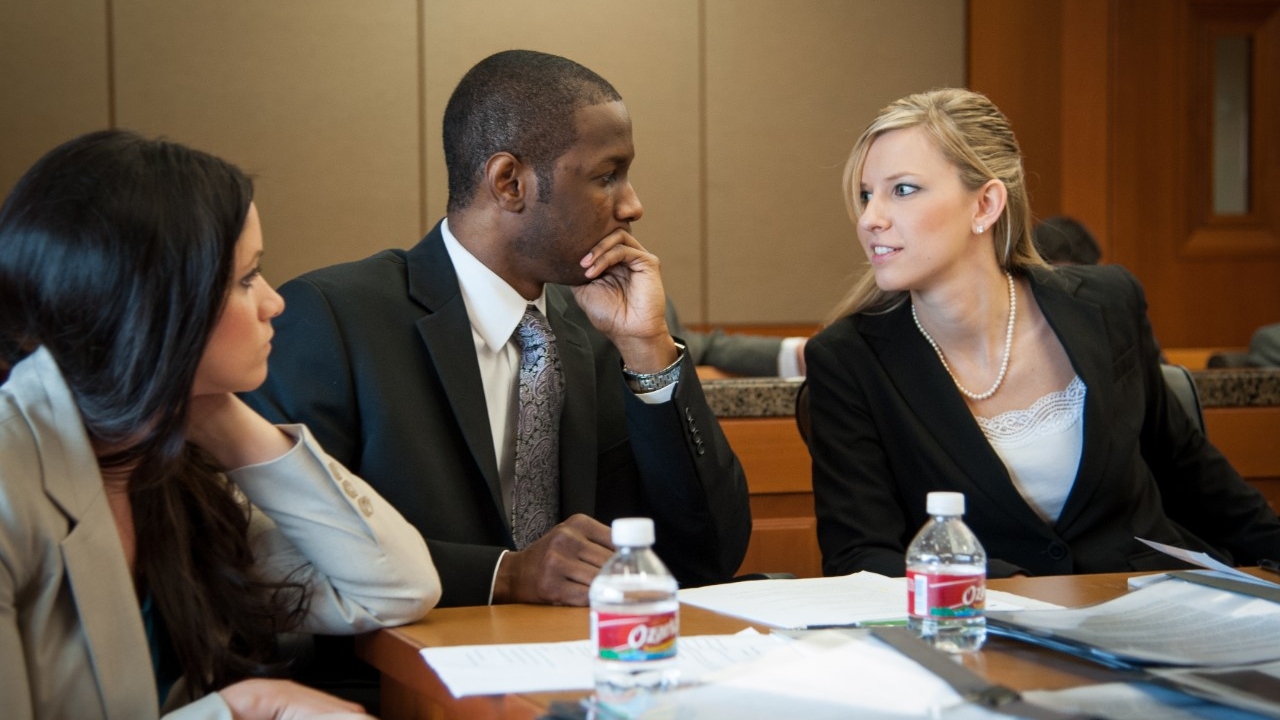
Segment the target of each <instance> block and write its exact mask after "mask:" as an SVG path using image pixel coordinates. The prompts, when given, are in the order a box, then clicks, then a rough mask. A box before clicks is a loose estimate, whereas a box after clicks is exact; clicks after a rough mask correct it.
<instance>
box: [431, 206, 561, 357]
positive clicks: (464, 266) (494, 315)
mask: <svg viewBox="0 0 1280 720" xmlns="http://www.w3.org/2000/svg"><path fill="white" fill-rule="evenodd" d="M440 234H441V236H443V238H444V247H445V250H447V251H448V252H449V259H450V260H451V261H453V269H454V272H455V273H456V274H457V276H458V287H459V288H460V289H461V290H462V302H463V303H464V304H465V305H466V308H467V317H468V318H470V320H471V327H472V328H474V329H475V331H476V332H477V333H479V335H480V337H481V338H482V339H483V340H484V342H485V344H486V345H488V346H489V349H490V350H491V351H493V352H498V351H499V350H501V349H502V346H504V345H506V344H507V341H509V340H510V339H511V334H512V333H514V332H515V330H516V326H517V325H519V324H520V319H521V318H523V317H524V309H525V308H526V307H527V306H529V305H531V304H532V305H534V306H536V307H537V308H538V311H539V312H541V313H542V314H543V315H546V314H547V289H546V286H543V288H542V294H541V295H539V296H538V297H537V299H535V300H525V299H524V297H523V296H521V295H520V293H518V292H516V289H515V288H513V287H511V286H510V285H508V284H507V281H506V280H503V279H502V278H500V277H498V275H497V274H496V273H495V272H493V271H492V270H490V269H489V268H488V267H486V266H485V264H484V263H482V262H480V261H479V260H478V259H476V256H475V255H472V254H471V252H470V251H468V250H467V249H466V248H465V247H463V246H462V243H460V242H458V238H456V237H455V236H454V234H453V232H452V231H451V230H450V229H449V219H448V218H445V220H444V222H442V223H441V224H440Z"/></svg>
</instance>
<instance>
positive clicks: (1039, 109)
mask: <svg viewBox="0 0 1280 720" xmlns="http://www.w3.org/2000/svg"><path fill="white" fill-rule="evenodd" d="M968 10H969V24H968V27H969V47H970V48H971V49H972V51H971V52H970V53H969V56H968V70H969V75H968V77H969V87H970V88H971V89H973V90H976V91H978V92H981V93H984V94H985V95H986V96H987V97H989V98H991V101H992V102H994V103H995V104H996V106H997V107H999V108H1000V110H1001V112H1003V113H1004V114H1005V117H1007V118H1009V122H1010V123H1012V124H1013V131H1014V134H1015V135H1017V137H1018V144H1019V145H1020V146H1021V148H1022V155H1023V158H1024V161H1025V168H1026V171H1027V191H1028V194H1029V195H1030V197H1031V207H1032V210H1033V212H1034V213H1035V214H1036V216H1037V217H1048V216H1050V215H1057V214H1059V213H1061V212H1062V177H1061V173H1059V172H1057V168H1058V167H1060V165H1061V158H1062V155H1061V153H1062V148H1061V145H1060V139H1061V135H1062V122H1063V115H1064V113H1063V107H1062V97H1061V96H1062V74H1061V72H1060V68H1061V60H1060V59H1059V58H1060V56H1061V53H1062V31H1061V26H1062V6H1061V4H1060V3H1058V2H1024V0H986V1H984V2H974V3H969V6H968ZM1010 38H1016V39H1017V41H1016V42H1010V41H1009V40H1010Z"/></svg>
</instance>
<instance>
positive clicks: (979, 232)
mask: <svg viewBox="0 0 1280 720" xmlns="http://www.w3.org/2000/svg"><path fill="white" fill-rule="evenodd" d="M986 229H987V226H986V225H982V224H979V225H978V234H979V235H981V234H982V231H983V230H986Z"/></svg>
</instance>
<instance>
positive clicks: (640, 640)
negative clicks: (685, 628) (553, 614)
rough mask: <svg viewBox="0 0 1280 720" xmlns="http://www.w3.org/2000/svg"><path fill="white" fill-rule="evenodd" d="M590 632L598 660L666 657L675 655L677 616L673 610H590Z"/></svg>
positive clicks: (678, 622) (634, 660) (642, 659)
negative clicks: (644, 612) (648, 612)
mask: <svg viewBox="0 0 1280 720" xmlns="http://www.w3.org/2000/svg"><path fill="white" fill-rule="evenodd" d="M591 634H592V635H593V636H595V639H596V648H597V652H598V653H599V656H600V659H601V660H622V661H625V662H639V661H644V660H665V659H666V658H672V657H675V655H676V636H678V635H679V634H680V617H679V615H678V611H675V610H672V611H670V612H665V613H656V614H653V615H628V614H620V613H609V612H593V613H591Z"/></svg>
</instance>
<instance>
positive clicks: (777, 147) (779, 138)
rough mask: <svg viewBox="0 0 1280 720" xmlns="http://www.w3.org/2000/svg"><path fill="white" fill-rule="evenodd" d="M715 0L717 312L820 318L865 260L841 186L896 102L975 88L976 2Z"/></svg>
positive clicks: (710, 106) (710, 105)
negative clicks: (852, 155) (949, 88)
mask: <svg viewBox="0 0 1280 720" xmlns="http://www.w3.org/2000/svg"><path fill="white" fill-rule="evenodd" d="M706 8H707V38H706V56H707V61H706V63H707V98H706V103H707V110H706V123H707V162H706V173H707V175H706V184H707V254H708V268H709V275H708V278H707V314H708V317H709V318H711V319H714V320H716V321H718V322H728V323H768V322H796V321H808V322H814V321H818V320H820V319H822V318H823V317H824V316H825V315H826V313H827V311H828V310H830V309H831V307H832V306H833V305H834V304H835V302H836V301H837V300H838V299H839V298H840V297H841V296H842V295H843V294H844V291H845V290H846V289H847V288H848V287H849V284H850V282H851V281H852V278H853V277H854V275H855V273H857V272H861V271H862V269H863V267H865V257H864V256H863V254H862V252H861V250H859V249H858V247H857V244H856V243H857V241H856V237H855V235H854V229H853V226H852V224H851V223H850V221H849V218H848V216H847V215H846V214H845V210H844V200H843V199H842V197H843V196H842V194H841V188H840V176H841V173H842V171H843V169H844V162H845V159H846V158H847V157H848V155H849V151H850V149H852V147H853V141H854V140H855V139H857V136H858V134H859V133H860V132H861V131H862V129H863V128H864V127H865V126H866V125H867V123H868V122H870V121H871V119H872V117H874V115H875V113H876V112H877V111H878V110H879V109H880V108H882V107H884V105H886V104H887V103H889V102H890V101H892V100H894V99H896V98H898V97H900V96H902V95H905V94H908V93H911V92H918V91H921V90H927V89H929V88H931V87H936V86H941V85H958V84H961V83H963V81H964V75H963V70H964V43H963V33H962V28H963V26H964V3H963V2H960V1H959V0H948V1H947V2H937V1H935V0H925V1H920V0H914V1H912V2H901V1H900V0H874V1H873V0H862V1H860V2H856V3H847V2H830V1H829V0H801V1H794V2H777V1H776V0H706ZM686 313H687V314H688V315H689V316H690V321H691V322H695V321H696V320H697V319H698V318H696V317H695V316H694V315H693V313H688V311H685V310H682V316H683V315H684V314H686Z"/></svg>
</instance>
